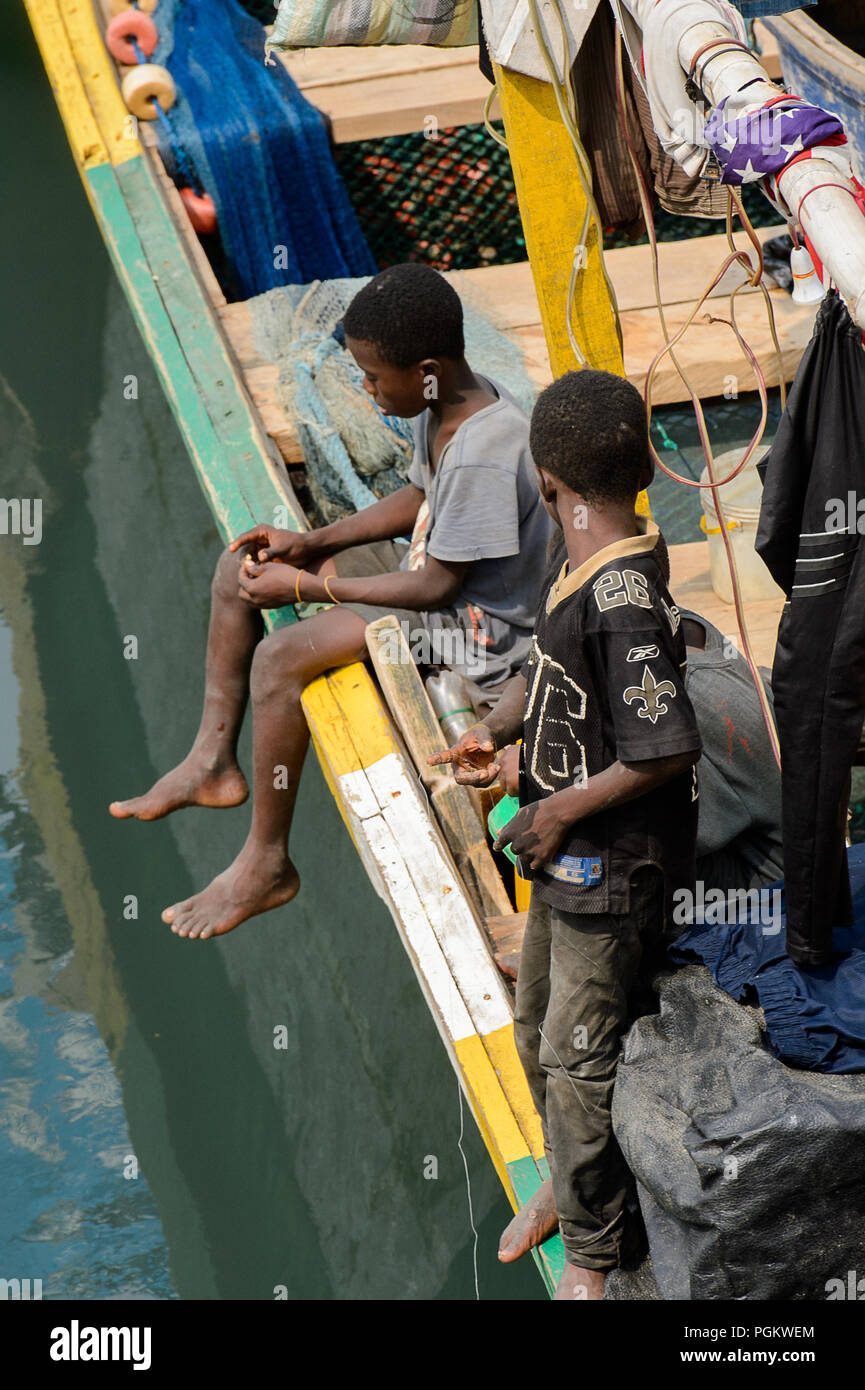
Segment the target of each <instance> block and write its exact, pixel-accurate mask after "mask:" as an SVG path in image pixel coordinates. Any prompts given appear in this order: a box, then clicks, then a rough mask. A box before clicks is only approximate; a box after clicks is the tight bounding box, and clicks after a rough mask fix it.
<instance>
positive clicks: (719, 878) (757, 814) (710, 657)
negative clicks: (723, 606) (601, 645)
mask: <svg viewBox="0 0 865 1390" xmlns="http://www.w3.org/2000/svg"><path fill="white" fill-rule="evenodd" d="M679 611H680V613H681V616H682V617H683V618H691V619H692V620H693V621H694V622H697V623H699V624H700V625H701V627H703V628H704V629H705V631H706V648H705V651H702V652H698V651H693V650H691V648H689V649H688V664H687V668H686V673H685V689H686V690H687V692H688V695H689V697H690V700H691V704H692V705H693V706H694V712H695V714H696V716H697V725H698V728H699V730H700V738H701V739H702V742H703V756H702V758H701V759H700V763H699V767H698V769H697V775H698V777H699V782H700V819H699V824H698V828H697V877H698V878H699V879H702V880H703V882H704V883H705V884H706V887H707V888H709V887H712V888H721V889H723V890H724V891H726V890H727V889H729V888H762V887H765V886H766V884H768V883H773V882H774V881H775V879H779V878H781V877H782V876H783V872H784V860H783V852H782V840H781V774H780V772H779V770H778V764H777V763H776V762H775V758H774V755H773V753H772V747H771V744H770V743H769V736H768V733H767V731H766V725H765V723H764V721H763V714H762V711H761V709H760V704H759V701H758V699H757V692H756V691H755V689H754V682H753V680H752V678H751V672H750V670H749V668H748V664H747V662H746V661H745V658H744V657H743V656H741V655H740V654H739V652H738V651H737V650H736V649H735V647H734V646H733V644H732V643H731V644H729V646H728V647H727V648H726V649H725V643H724V638H723V636H722V634H721V633H720V632H719V631H718V629H717V628H716V627H713V626H712V624H711V623H710V622H708V621H707V620H706V619H705V618H703V617H701V616H700V614H699V613H690V612H689V611H688V610H687V609H686V608H682V609H680V610H679ZM768 695H769V704H770V707H771V704H772V692H771V689H768Z"/></svg>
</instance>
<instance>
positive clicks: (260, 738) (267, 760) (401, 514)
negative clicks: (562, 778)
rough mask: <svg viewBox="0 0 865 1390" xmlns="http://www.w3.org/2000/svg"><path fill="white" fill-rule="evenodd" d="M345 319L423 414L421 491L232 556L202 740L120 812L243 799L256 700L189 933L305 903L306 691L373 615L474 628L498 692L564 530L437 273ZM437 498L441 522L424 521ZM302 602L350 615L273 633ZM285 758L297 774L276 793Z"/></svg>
mask: <svg viewBox="0 0 865 1390" xmlns="http://www.w3.org/2000/svg"><path fill="white" fill-rule="evenodd" d="M343 327H344V330H345V339H346V346H347V347H348V349H349V351H350V352H351V353H352V355H353V356H354V358H355V360H356V361H357V363H358V364H359V366H360V367H361V368H362V369H363V372H364V387H365V389H366V390H367V391H368V392H369V394H370V395H371V396H372V397H373V399H374V400H375V401H376V403H377V404H378V405H379V406H380V408H381V409H382V410H383V411H384V413H385V414H391V415H398V416H401V417H403V418H405V419H413V420H414V421H415V427H414V428H415V451H414V458H413V461H412V464H411V469H410V471H409V481H408V483H407V484H406V486H405V487H403V488H401V489H399V491H397V492H395V493H392V494H391V495H390V496H389V497H386V498H384V499H383V500H382V501H380V502H377V503H375V504H374V505H373V506H370V507H367V508H366V509H365V510H364V511H362V512H358V513H357V514H356V515H353V516H349V517H345V518H344V519H342V520H340V521H337V522H334V523H333V524H332V525H330V526H323V527H321V528H319V529H317V530H313V531H307V532H295V531H283V530H279V529H278V528H276V527H274V526H269V525H267V524H262V525H260V526H255V527H253V528H252V529H251V530H250V531H248V532H246V533H245V534H244V535H243V536H239V537H238V538H237V539H236V540H235V541H233V542H232V544H231V545H230V546H229V547H228V549H227V550H226V551H225V552H224V553H223V555H222V557H221V558H220V560H219V563H218V564H217V567H216V573H215V576H214V581H213V588H212V603H211V620H210V632H209V637H208V645H207V667H206V683H205V692H204V709H203V713H202V716H201V723H200V726H199V729H198V733H197V734H196V736H195V740H194V743H193V745H192V748H191V750H190V752H189V753H188V754H187V756H186V758H184V760H183V761H182V762H181V763H180V764H179V765H178V766H177V767H176V768H174V769H173V770H172V771H171V772H169V773H167V775H166V776H165V777H163V778H161V779H160V781H158V782H157V783H156V784H155V785H154V786H153V787H152V788H151V789H150V791H148V792H146V793H145V794H144V795H143V796H139V797H135V798H133V799H132V800H130V801H115V802H112V804H111V806H110V808H109V809H110V811H111V814H112V815H114V816H117V817H120V818H125V817H130V816H134V817H136V818H137V819H138V820H157V819H158V818H159V817H161V816H165V815H168V814H169V812H171V811H176V810H178V809H179V808H180V807H183V806H218V807H222V806H237V805H239V804H240V803H241V802H242V801H245V800H246V797H247V795H248V787H247V783H246V780H245V778H244V776H243V773H242V772H241V770H240V767H239V766H238V763H237V739H238V735H239V732H240V726H241V723H242V720H243V714H244V710H245V708H246V702H247V698H248V696H251V697H252V704H253V711H254V736H253V759H254V767H253V792H254V809H253V816H252V824H251V827H250V831H249V835H248V837H247V840H246V843H245V844H244V846H243V848H242V849H241V851H240V854H239V855H238V857H237V858H236V859H235V860H234V862H233V864H231V865H230V867H229V868H228V869H226V870H225V872H224V873H222V874H220V875H219V876H218V877H217V878H215V879H214V880H213V882H212V883H211V884H210V885H209V886H208V887H207V888H205V889H204V890H203V891H202V892H201V893H198V894H196V895H195V897H192V898H189V899H188V900H187V901H185V902H181V903H175V904H174V906H173V907H169V908H167V909H166V910H165V912H163V914H162V917H163V920H164V921H165V922H168V923H170V924H171V928H172V930H173V931H174V932H176V933H177V935H179V936H185V937H195V938H200V939H204V938H207V937H210V936H216V935H219V934H221V933H223V932H227V931H230V930H231V929H232V928H233V927H236V926H237V925H238V924H239V923H240V922H243V921H245V920H246V919H247V918H248V917H252V916H254V915H256V914H257V913H260V912H267V911H269V910H270V909H271V908H274V907H277V906H279V905H280V904H281V903H286V902H288V901H289V900H290V899H291V898H293V897H294V895H295V894H296V893H297V890H298V888H299V886H300V881H299V878H298V874H297V871H296V869H295V867H294V865H293V864H292V862H291V859H290V858H289V855H288V836H289V831H290V829H291V822H292V816H293V814H294V805H295V800H296V797H297V788H298V783H299V781H300V774H301V769H302V767H303V760H304V757H305V755H306V749H307V745H308V742H309V733H308V730H307V726H306V721H305V719H304V716H303V711H302V708H301V704H300V700H301V695H302V693H303V690H304V688H305V686H307V685H308V684H309V682H310V681H311V680H313V679H314V678H315V677H316V676H319V675H321V674H322V672H324V671H327V670H330V669H331V668H332V667H334V666H340V665H344V664H346V663H348V662H351V661H358V660H362V659H363V658H364V657H365V656H366V642H365V630H366V625H367V623H368V622H369V621H371V620H372V619H373V618H376V617H380V616H382V615H383V614H385V613H396V614H397V616H399V617H400V618H402V619H404V620H405V621H406V622H410V623H411V624H412V625H413V626H414V627H416V628H417V627H421V628H422V630H423V632H424V633H425V634H426V635H428V636H429V638H430V645H431V646H432V647H433V648H434V647H435V645H436V640H437V638H439V639H440V638H441V635H442V631H443V630H444V629H451V630H452V629H453V627H454V626H456V627H462V628H463V629H464V631H465V637H466V641H465V646H466V648H467V659H466V661H465V669H466V671H467V674H469V675H470V676H472V677H474V679H475V681H476V683H477V684H479V685H481V686H482V687H484V688H485V689H489V688H490V687H494V686H495V685H497V684H500V683H501V681H502V680H504V679H507V678H508V677H509V676H510V675H511V673H512V672H513V671H514V670H515V669H518V668H519V666H520V665H521V664H522V662H523V661H524V660H525V657H526V654H527V652H528V648H529V642H530V639H531V629H532V622H533V615H534V608H535V606H536V603H537V596H538V591H539V587H540V581H541V576H542V573H543V561H544V554H545V548H546V545H547V539H548V533H549V520H548V517H547V515H546V512H545V511H544V508H543V506H542V505H541V502H540V499H539V497H538V493H537V488H536V486H535V482H534V470H533V468H532V464H531V459H530V456H529V451H528V420H527V419H526V417H525V415H524V414H523V412H522V411H521V410H520V409H519V407H518V406H517V405H516V404H515V402H514V401H513V400H512V399H511V397H509V396H508V393H507V392H506V391H505V390H504V388H502V387H499V386H497V385H495V383H493V382H492V381H490V380H488V379H487V378H485V377H482V376H479V375H476V374H475V373H474V372H473V371H472V369H471V367H470V366H469V364H468V362H467V361H466V358H465V351H464V341H463V321H462V306H461V304H460V300H459V296H458V295H457V294H456V292H455V291H454V290H453V289H452V288H451V286H450V285H449V284H448V282H447V281H446V280H445V279H444V278H443V277H442V276H441V275H439V274H438V273H437V272H436V271H434V270H431V269H430V268H429V267H426V266H422V265H400V266H394V267H393V268H392V269H390V270H386V271H383V272H382V273H381V274H380V275H377V276H376V277H375V278H374V279H373V280H371V281H370V282H369V283H368V284H367V285H365V286H364V288H363V289H361V290H360V291H359V293H358V294H357V295H356V296H355V298H354V299H353V300H352V302H351V304H350V305H349V307H348V310H347V311H346V314H345V318H344V320H343ZM424 502H426V503H427V504H428V514H425V515H424V518H423V525H418V526H416V523H417V522H418V519H419V513H420V512H421V506H422V504H423V503H424ZM413 528H414V530H415V536H414V543H413V545H412V548H411V551H412V555H411V563H410V562H409V547H408V546H407V545H404V546H402V547H401V548H400V547H397V546H396V545H395V544H394V539H395V538H396V537H400V536H408V535H411V534H412V531H413ZM240 552H243V554H241V553H240ZM253 555H254V557H256V559H253V558H251V557H252V556H253ZM278 562H281V563H278ZM297 599H302V600H305V601H313V600H316V601H317V600H323V601H325V602H329V601H332V602H333V603H334V604H335V605H336V606H335V607H333V608H330V609H328V610H327V611H325V612H322V613H319V614H317V615H316V616H315V617H312V618H309V619H307V620H305V621H304V622H300V623H294V624H292V625H291V626H289V627H285V628H281V629H279V630H278V631H276V632H272V633H271V634H270V635H269V636H265V635H264V623H263V620H262V617H261V613H260V610H261V609H263V608H278V607H281V606H283V605H285V604H290V603H294V602H296V600H297ZM420 645H421V647H423V643H421V644H420ZM453 645H454V644H453V643H452V642H451V643H450V647H451V649H453ZM278 765H283V766H285V768H286V769H287V775H285V776H283V777H282V778H281V779H279V784H278V785H277V786H275V785H274V782H275V780H276V779H275V778H274V768H275V767H276V766H278Z"/></svg>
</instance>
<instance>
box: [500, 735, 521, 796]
mask: <svg viewBox="0 0 865 1390" xmlns="http://www.w3.org/2000/svg"><path fill="white" fill-rule="evenodd" d="M499 781H500V782H501V784H502V786H503V787H504V789H505V791H506V792H507V794H508V796H519V793H520V750H519V748H518V747H517V745H516V744H515V743H509V744H508V746H507V748H503V749H502V751H501V753H499Z"/></svg>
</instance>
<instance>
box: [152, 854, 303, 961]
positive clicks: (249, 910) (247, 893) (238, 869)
mask: <svg viewBox="0 0 865 1390" xmlns="http://www.w3.org/2000/svg"><path fill="white" fill-rule="evenodd" d="M299 887H300V876H299V875H298V872H297V870H296V869H295V867H294V865H293V864H292V862H291V860H290V859H289V858H288V855H287V854H284V853H283V854H280V855H279V856H278V857H276V858H274V859H273V860H271V861H268V860H267V857H266V856H265V855H262V853H261V851H260V850H258V849H256V850H250V849H249V848H247V847H244V849H242V850H241V852H240V854H239V855H238V856H237V858H236V859H235V861H234V863H233V864H230V865H229V866H228V868H227V869H226V870H225V872H224V873H221V874H219V876H218V877H217V878H215V879H214V880H213V882H212V883H209V884H208V885H207V887H206V888H204V889H202V891H201V892H200V893H196V894H195V897H194V898H187V899H186V901H185V902H182V903H175V904H174V905H173V907H167V908H166V909H165V911H164V912H163V914H162V920H163V922H167V923H168V924H169V926H170V927H171V930H172V931H173V932H175V933H176V935H177V936H188V937H192V938H193V939H194V938H198V939H199V940H201V941H206V940H207V938H208V937H209V936H223V935H224V934H225V932H229V931H232V930H233V928H234V927H237V926H239V925H240V923H241V922H245V921H246V920H247V918H248V917H257V916H258V914H259V913H260V912H270V911H271V909H272V908H274V907H281V906H282V905H283V903H287V902H290V901H291V899H292V898H293V897H294V896H295V894H296V893H297V890H298V889H299Z"/></svg>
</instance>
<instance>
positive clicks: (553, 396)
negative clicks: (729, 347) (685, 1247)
mask: <svg viewBox="0 0 865 1390" xmlns="http://www.w3.org/2000/svg"><path fill="white" fill-rule="evenodd" d="M529 442H530V448H531V451H532V456H533V458H534V461H535V464H536V467H537V471H538V484H539V489H540V493H541V496H542V497H543V499H544V504H545V506H546V507H547V510H548V511H549V513H550V515H551V516H552V517H553V518H554V520H556V521H558V522H559V524H560V525H561V526H562V527H563V530H564V537H565V544H566V548H567V560H566V561H565V562H564V564H563V565H562V568H561V569H560V571H559V573H558V574H557V575H556V576H555V578H554V579H553V581H552V583H551V585H550V587H549V589H548V592H547V593H546V594H545V595H544V596H543V597H542V600H541V605H540V608H539V612H538V618H537V622H536V626H535V633H534V638H533V641H532V648H531V653H530V656H529V660H528V661H527V663H526V665H525V667H524V679H523V682H522V689H523V691H524V701H523V708H522V710H519V709H518V707H517V698H516V697H517V695H518V682H516V681H514V682H512V683H511V685H510V686H509V688H508V691H507V695H506V696H505V697H503V699H502V700H501V701H500V703H499V705H498V706H497V707H496V709H495V711H494V712H493V714H492V715H491V716H490V717H489V719H488V720H487V722H486V724H485V725H483V726H481V727H479V728H475V729H473V730H470V731H469V733H468V734H466V735H464V737H463V739H461V740H460V743H459V744H457V745H456V747H455V748H454V749H451V750H449V751H448V752H447V753H445V754H441V755H439V756H438V757H437V758H435V759H431V761H438V762H451V763H453V764H454V766H455V771H456V775H457V777H458V780H460V781H466V782H473V783H475V784H485V783H488V782H490V781H492V780H493V779H494V777H495V776H496V775H497V771H498V766H497V762H496V748H497V747H502V746H503V745H505V744H506V743H508V742H510V741H512V740H513V739H514V738H515V737H518V736H519V735H520V733H521V734H522V739H523V743H522V764H521V774H520V782H521V797H520V800H521V802H522V806H521V809H520V811H519V812H518V814H517V815H516V816H515V817H514V819H513V820H512V821H511V822H510V823H509V824H508V825H507V826H506V828H505V830H504V831H503V832H502V834H501V835H500V837H499V840H498V842H497V845H498V847H501V846H502V845H504V844H506V843H510V844H511V846H512V848H513V850H514V851H515V852H516V853H517V854H519V855H520V856H521V857H522V859H523V862H524V864H525V865H527V866H528V867H529V868H530V869H531V871H532V874H533V879H534V881H533V885H532V896H533V899H535V900H537V901H538V902H539V903H543V904H546V905H548V906H549V908H550V909H551V912H550V913H543V912H541V913H536V914H534V916H533V914H532V913H530V914H529V922H528V926H527V929H526V936H525V940H524V943H523V950H522V957H521V961H520V971H519V979H518V984H517V1002H516V1041H517V1047H518V1050H519V1052H520V1056H521V1059H522V1061H523V1065H524V1067H525V1070H526V1075H527V1077H528V1080H529V1084H530V1086H531V1087H532V1091H533V1095H534V1099H535V1103H536V1105H537V1107H538V1111H539V1113H540V1115H541V1119H542V1121H543V1124H544V1135H545V1142H546V1145H547V1149H548V1154H549V1160H550V1167H551V1171H552V1178H553V1191H554V1196H555V1205H556V1211H557V1213H558V1217H559V1226H560V1230H561V1233H562V1239H563V1241H564V1245H565V1252H566V1259H567V1263H566V1266H565V1273H564V1275H563V1277H562V1280H561V1283H560V1284H559V1288H558V1290H557V1293H556V1297H557V1298H559V1299H565V1298H587V1299H599V1298H601V1297H602V1296H603V1287H604V1279H605V1276H606V1272H607V1271H608V1270H610V1269H613V1268H615V1267H616V1266H618V1265H619V1264H622V1263H625V1262H627V1261H629V1260H630V1259H631V1258H633V1257H634V1256H635V1255H636V1254H637V1253H639V1252H638V1249H637V1237H638V1227H637V1226H636V1223H635V1222H634V1221H633V1220H632V1218H631V1214H630V1211H629V1206H630V1205H631V1204H632V1203H633V1183H632V1178H631V1175H630V1173H629V1172H628V1169H627V1167H626V1165H625V1162H624V1159H623V1157H622V1155H621V1152H620V1151H619V1148H618V1145H617V1144H616V1141H615V1138H614V1136H613V1132H612V1125H611V1119H610V1106H611V1101H612V1092H613V1084H614V1081H615V1074H616V1065H617V1061H618V1054H619V1050H620V1038H621V1035H622V1033H623V1032H624V1031H625V1029H626V1027H627V1025H628V1022H629V1019H630V1016H631V1013H632V1010H633V1007H634V1004H635V1002H636V997H637V995H638V993H639V991H640V988H641V986H642V983H643V978H644V976H645V974H646V973H647V970H648V968H649V967H650V965H651V963H652V959H653V957H654V956H655V955H656V954H657V953H658V951H659V949H660V948H661V946H662V942H663V938H664V932H665V923H666V922H667V921H668V920H669V919H670V915H671V908H672V898H673V893H674V892H675V891H676V889H677V888H682V887H690V888H691V889H692V890H693V881H694V851H695V841H696V831H697V788H696V770H695V766H694V764H695V763H696V761H697V759H698V758H699V755H700V739H699V735H698V733H697V726H696V721H695V718H694V712H693V710H692V708H691V704H690V701H689V700H688V697H687V695H686V693H685V685H684V668H685V645H684V640H683V636H682V632H681V624H680V619H679V614H678V612H677V610H676V608H675V606H674V604H673V602H672V599H671V598H670V594H669V591H668V589H667V585H666V582H665V579H664V574H663V568H662V561H661V558H660V555H659V552H658V546H659V540H660V537H659V533H658V531H657V528H656V527H654V526H653V525H652V524H651V523H648V524H647V523H646V522H645V521H644V519H643V518H640V517H637V516H636V514H635V511H634V504H635V501H636V496H637V492H638V490H639V487H640V484H641V482H642V481H644V479H645V476H646V473H647V469H648V429H647V422H646V414H645V409H644V406H643V402H642V400H641V398H640V396H639V394H638V393H637V391H636V390H635V389H634V388H633V387H632V386H631V385H629V383H628V382H627V381H624V380H623V379H622V378H620V377H616V376H613V375H611V374H609V373H606V372H596V371H590V370H584V371H581V372H571V373H568V374H567V375H566V376H564V377H561V378H560V379H559V380H558V381H556V382H554V384H553V385H552V386H550V387H548V389H547V390H546V391H545V392H544V393H543V394H542V395H541V397H540V398H539V400H538V402H537V405H536V406H535V410H534V413H533V415H532V423H531V431H530V436H529Z"/></svg>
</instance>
